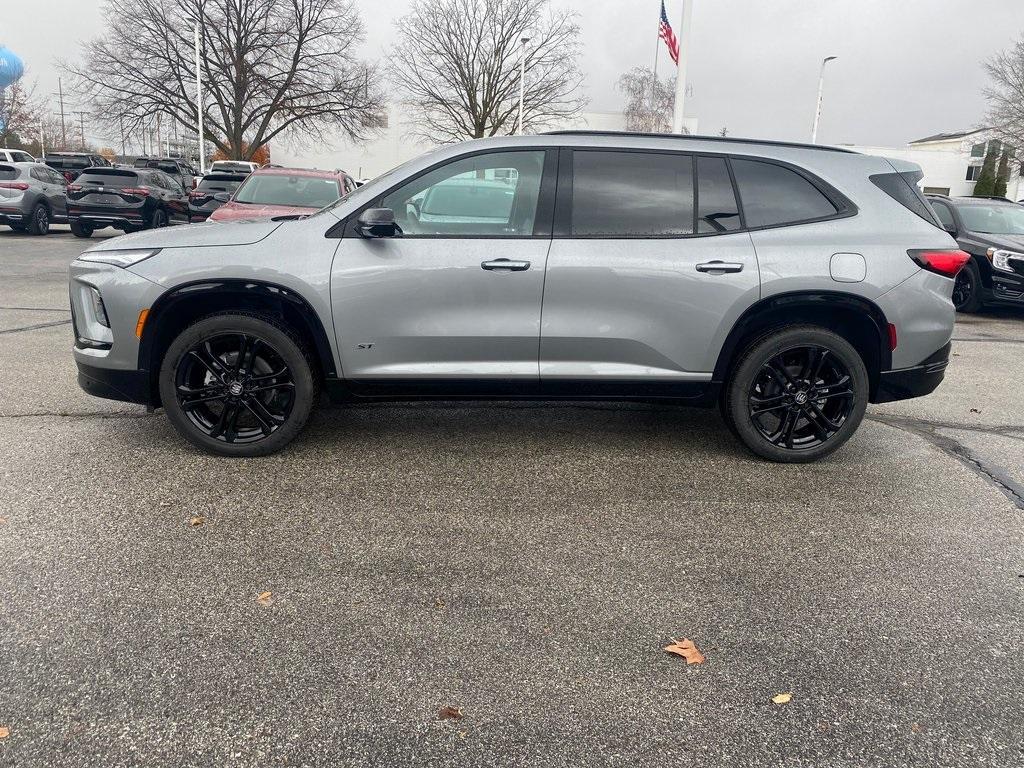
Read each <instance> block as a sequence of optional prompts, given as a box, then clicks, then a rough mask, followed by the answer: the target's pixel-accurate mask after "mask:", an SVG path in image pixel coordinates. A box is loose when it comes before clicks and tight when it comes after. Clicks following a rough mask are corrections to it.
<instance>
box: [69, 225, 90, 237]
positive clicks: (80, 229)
mask: <svg viewBox="0 0 1024 768" xmlns="http://www.w3.org/2000/svg"><path fill="white" fill-rule="evenodd" d="M71 234H73V235H74V236H75V237H92V227H90V226H89V225H88V224H82V223H81V222H78V221H72V222H71Z"/></svg>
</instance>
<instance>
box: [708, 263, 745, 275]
mask: <svg viewBox="0 0 1024 768" xmlns="http://www.w3.org/2000/svg"><path fill="white" fill-rule="evenodd" d="M697 271H698V272H711V273H716V274H722V273H725V272H742V271H743V264H742V263H740V262H738V261H706V262H704V263H703V264H698V265H697Z"/></svg>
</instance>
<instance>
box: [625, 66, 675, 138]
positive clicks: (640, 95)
mask: <svg viewBox="0 0 1024 768" xmlns="http://www.w3.org/2000/svg"><path fill="white" fill-rule="evenodd" d="M616 87H617V88H618V89H619V90H620V91H622V92H623V93H624V94H625V95H626V108H625V109H624V110H623V113H624V114H625V117H626V130H627V131H641V132H644V133H669V132H670V131H671V130H672V110H673V108H674V107H675V103H676V79H675V78H674V77H669V78H666V79H665V80H662V79H660V78H659V77H657V76H656V75H655V74H654V72H653V71H651V70H650V69H647V68H645V67H634V68H633V69H631V70H629V72H626V73H625V74H624V75H623V76H622V77H620V78H619V82H618V83H617V84H616Z"/></svg>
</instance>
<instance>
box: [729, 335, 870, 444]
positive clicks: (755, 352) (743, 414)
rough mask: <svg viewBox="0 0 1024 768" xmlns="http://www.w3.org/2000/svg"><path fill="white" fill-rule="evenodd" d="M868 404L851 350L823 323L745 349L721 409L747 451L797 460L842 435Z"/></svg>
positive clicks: (862, 373)
mask: <svg viewBox="0 0 1024 768" xmlns="http://www.w3.org/2000/svg"><path fill="white" fill-rule="evenodd" d="M867 403H868V374H867V369H866V368H865V366H864V361H863V360H862V359H861V356H860V355H859V354H858V352H857V350H855V349H854V348H853V346H851V345H850V343H849V342H848V341H846V340H845V339H844V338H842V337H841V336H839V335H838V334H836V333H834V332H832V331H830V330H827V329H825V328H820V327H817V326H790V327H788V328H782V329H779V330H776V331H774V332H772V333H770V334H767V335H765V336H762V337H761V338H760V339H758V340H756V341H755V342H753V343H752V344H751V345H750V346H749V347H747V349H746V351H745V352H744V353H743V356H742V357H741V359H740V361H739V363H738V364H737V366H736V368H735V369H734V370H733V374H732V377H731V379H730V380H729V382H728V384H727V386H726V391H725V402H724V404H723V408H722V412H723V415H724V416H725V418H726V420H727V421H728V422H729V426H730V427H732V429H733V431H734V432H735V433H736V435H737V436H738V437H739V438H740V440H742V441H743V443H744V444H745V445H746V446H747V447H748V448H749V449H750V450H752V451H753V452H754V453H756V454H757V455H759V456H762V457H764V458H766V459H770V460H772V461H779V462H791V463H798V462H809V461H815V460H816V459H820V458H822V457H823V456H827V455H828V454H830V453H832V452H833V451H835V450H836V449H837V448H839V447H840V446H841V445H843V443H845V442H846V441H847V440H849V439H850V436H851V435H852V434H853V433H854V432H855V431H856V430H857V427H858V426H860V422H861V420H862V419H863V418H864V411H865V410H866V408H867Z"/></svg>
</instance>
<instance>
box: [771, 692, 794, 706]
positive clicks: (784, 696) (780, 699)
mask: <svg viewBox="0 0 1024 768" xmlns="http://www.w3.org/2000/svg"><path fill="white" fill-rule="evenodd" d="M792 700H793V694H792V693H780V694H779V695H777V696H772V701H774V702H775V703H776V704H789V702H791V701H792Z"/></svg>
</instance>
